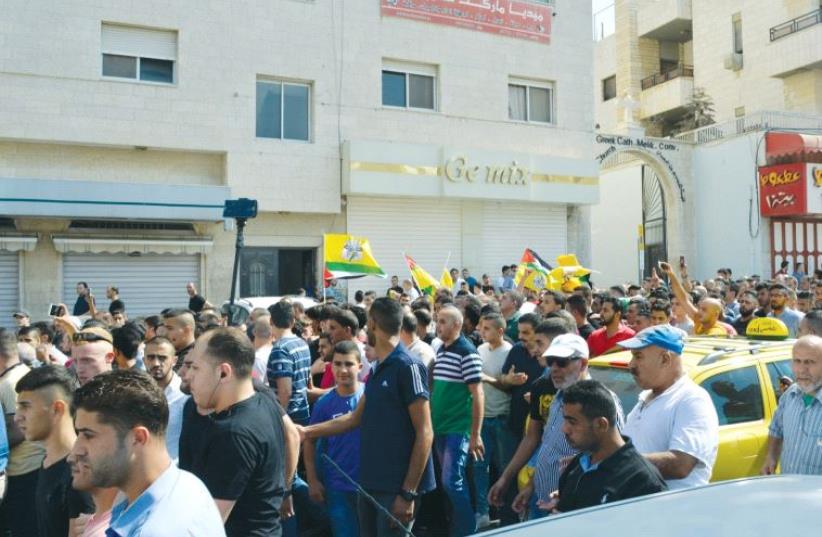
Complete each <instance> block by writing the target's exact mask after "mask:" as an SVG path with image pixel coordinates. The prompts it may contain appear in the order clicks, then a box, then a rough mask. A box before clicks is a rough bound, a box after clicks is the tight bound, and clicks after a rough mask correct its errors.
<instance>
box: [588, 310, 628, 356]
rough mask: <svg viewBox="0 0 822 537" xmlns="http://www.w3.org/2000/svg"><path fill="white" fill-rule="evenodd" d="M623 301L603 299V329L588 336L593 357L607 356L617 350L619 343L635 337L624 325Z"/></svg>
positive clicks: (601, 311) (601, 314)
mask: <svg viewBox="0 0 822 537" xmlns="http://www.w3.org/2000/svg"><path fill="white" fill-rule="evenodd" d="M622 312H623V309H622V301H621V300H620V299H618V298H613V297H606V298H603V299H602V310H600V316H601V317H602V325H603V326H602V328H599V329H597V330H594V331H593V332H592V333H591V335H590V336H588V340H587V341H588V348H589V349H590V351H591V357H592V358H594V357H597V356H600V355H602V354H606V353H608V352H610V351H612V350H614V349H615V348H616V345H617V343H619V342H620V341H624V340H626V339H629V338H631V337H633V335H634V331H633V330H631V329H630V328H628V327H627V326H625V325H624V324H623V323H622Z"/></svg>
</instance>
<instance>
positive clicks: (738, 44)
mask: <svg viewBox="0 0 822 537" xmlns="http://www.w3.org/2000/svg"><path fill="white" fill-rule="evenodd" d="M731 24H732V28H733V41H734V42H733V46H734V52H735V53H736V54H742V14H741V13H736V14H735V15H734V16H733V17H732V18H731Z"/></svg>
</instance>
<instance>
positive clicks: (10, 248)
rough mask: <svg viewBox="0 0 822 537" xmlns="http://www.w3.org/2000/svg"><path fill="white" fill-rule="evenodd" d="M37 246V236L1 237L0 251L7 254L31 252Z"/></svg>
mask: <svg viewBox="0 0 822 537" xmlns="http://www.w3.org/2000/svg"><path fill="white" fill-rule="evenodd" d="M36 246H37V236H36V235H27V236H20V235H17V236H15V235H0V250H5V251H7V252H21V251H22V252H31V251H32V250H34V248H35V247H36Z"/></svg>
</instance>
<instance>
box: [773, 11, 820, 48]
mask: <svg viewBox="0 0 822 537" xmlns="http://www.w3.org/2000/svg"><path fill="white" fill-rule="evenodd" d="M820 22H822V7H820V8H819V9H816V10H814V11H811V12H810V13H806V14H805V15H802V16H801V17H797V18H795V19H792V20H789V21H788V22H783V23H782V24H780V25H778V26H774V27H773V28H771V41H776V40H777V39H781V38H783V37H786V36H789V35H791V34H795V33H796V32H800V31H802V30H804V29H805V28H810V27H811V26H816V25H817V24H819V23H820Z"/></svg>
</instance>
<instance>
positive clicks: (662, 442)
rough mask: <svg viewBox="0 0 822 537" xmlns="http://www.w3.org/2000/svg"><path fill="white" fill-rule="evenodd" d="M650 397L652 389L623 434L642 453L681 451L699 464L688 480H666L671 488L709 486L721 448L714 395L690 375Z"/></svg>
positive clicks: (638, 403) (641, 395) (633, 414)
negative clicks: (657, 394) (713, 400)
mask: <svg viewBox="0 0 822 537" xmlns="http://www.w3.org/2000/svg"><path fill="white" fill-rule="evenodd" d="M650 395H651V391H650V390H645V391H643V392H642V393H641V394H639V402H637V404H636V406H635V407H634V409H633V410H631V413H630V414H628V418H627V419H626V420H625V428H624V429H623V430H622V433H623V434H624V435H625V436H628V437H630V438H631V441H633V443H634V447H636V449H637V451H639V452H640V453H659V452H663V451H681V452H682V453H687V454H688V455H691V456H692V457H694V458H696V459H697V461H699V462H697V464H696V466H695V467H694V469H693V470H691V473H690V474H688V477H686V478H685V479H666V480H665V482H666V483H667V484H668V488H670V489H681V488H686V487H693V486H697V485H705V484H707V483H708V481H709V480H710V478H711V470H712V469H713V465H714V462H715V461H716V452H717V448H718V447H719V419H718V418H717V415H716V409H715V408H714V405H713V402H711V396H710V395H708V392H706V391H705V390H704V389H703V388H701V387H699V386H697V385H696V384H695V383H694V381H693V380H691V378H690V377H689V376H688V375H683V376H682V377H681V378H680V379H679V380H677V381H676V382H675V383H674V384H673V385H672V386H671V387H670V388H668V389H667V390H665V391H664V392H663V393H662V394H660V395H659V396H657V397H654V398H653V399H650V400H649V397H650ZM648 400H649V402H648V403H647V404H646V403H645V401H648Z"/></svg>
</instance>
